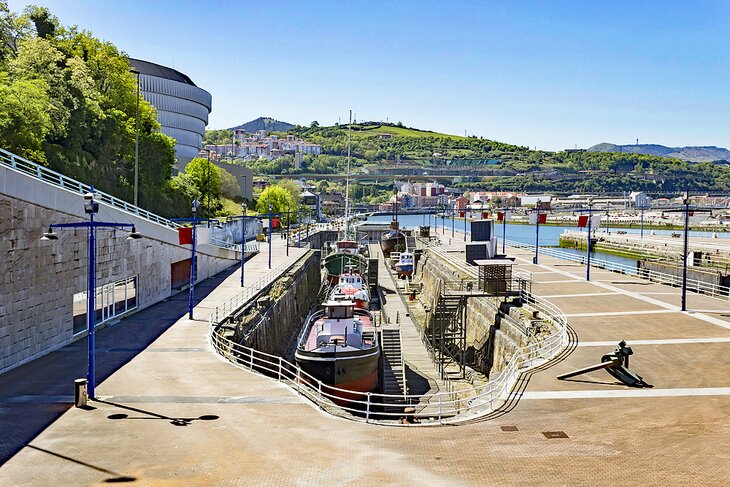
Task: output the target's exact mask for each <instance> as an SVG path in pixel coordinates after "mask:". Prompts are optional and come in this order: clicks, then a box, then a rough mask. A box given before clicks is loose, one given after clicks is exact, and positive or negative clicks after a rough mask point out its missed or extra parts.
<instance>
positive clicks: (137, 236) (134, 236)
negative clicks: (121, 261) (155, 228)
mask: <svg viewBox="0 0 730 487" xmlns="http://www.w3.org/2000/svg"><path fill="white" fill-rule="evenodd" d="M140 238H142V234H141V233H139V232H138V231H137V228H136V227H135V226H134V225H132V231H131V232H129V235H127V240H139V239H140Z"/></svg>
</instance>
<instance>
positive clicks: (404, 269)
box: [393, 252, 413, 277]
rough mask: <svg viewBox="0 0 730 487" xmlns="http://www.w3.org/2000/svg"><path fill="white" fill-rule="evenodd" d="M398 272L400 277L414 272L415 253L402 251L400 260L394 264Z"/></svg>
mask: <svg viewBox="0 0 730 487" xmlns="http://www.w3.org/2000/svg"><path fill="white" fill-rule="evenodd" d="M393 267H394V268H395V270H396V272H397V273H398V277H408V276H410V275H412V274H413V254H412V253H410V252H402V253H401V254H400V257H399V259H398V262H397V263H396V264H395V265H394V266H393Z"/></svg>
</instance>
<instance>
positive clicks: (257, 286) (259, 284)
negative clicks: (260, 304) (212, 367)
mask: <svg viewBox="0 0 730 487" xmlns="http://www.w3.org/2000/svg"><path fill="white" fill-rule="evenodd" d="M304 250H305V253H303V254H302V255H306V249H304ZM302 255H300V256H299V257H297V258H295V259H291V260H289V261H285V262H282V263H281V264H279V265H278V266H276V267H274V268H273V269H271V270H270V271H269V272H267V273H266V274H264V275H263V276H261V277H259V278H258V279H256V280H255V281H254V282H253V283H251V284H247V285H245V286H244V287H243V289H242V290H241V292H238V293H236V294H235V295H234V296H233V297H231V298H230V299H228V301H226V302H224V303H223V304H221V305H220V306H216V307H215V309H214V310H213V311H211V313H210V315H209V317H208V321H209V323H210V325H211V326H212V325H213V324H214V323H220V322H222V321H223V320H225V319H226V318H228V317H230V316H231V314H233V313H234V312H235V311H237V310H238V309H240V308H241V307H242V306H243V305H245V304H246V303H248V302H249V301H250V300H251V298H252V297H253V296H255V295H256V294H258V293H259V292H260V291H261V290H262V289H264V288H266V286H268V285H269V284H271V283H272V282H274V281H275V280H276V279H277V278H278V277H280V276H281V275H282V274H284V273H285V272H287V271H288V270H289V269H290V268H292V267H293V266H294V264H296V263H297V262H299V260H300V259H301V257H302ZM244 278H245V275H244Z"/></svg>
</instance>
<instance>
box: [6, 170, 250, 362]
mask: <svg viewBox="0 0 730 487" xmlns="http://www.w3.org/2000/svg"><path fill="white" fill-rule="evenodd" d="M83 202H84V200H83V197H82V195H80V194H77V193H72V192H70V191H66V190H64V189H62V188H59V187H56V186H53V185H50V184H48V183H44V182H42V181H38V180H35V179H33V178H32V177H30V176H28V175H25V174H22V173H18V172H16V171H12V170H10V169H7V168H0V214H2V215H3V216H2V218H0V255H1V256H2V257H1V258H0V282H1V283H2V287H1V289H2V292H1V293H0V373H2V372H5V371H7V370H9V369H11V368H13V367H16V366H18V365H21V364H23V363H25V362H28V361H30V360H32V359H34V358H37V357H40V356H41V355H44V354H46V353H48V352H51V351H53V350H55V349H56V348H59V347H61V346H63V345H66V344H68V343H70V342H72V341H73V340H76V339H79V338H82V337H83V336H85V333H84V332H82V333H79V334H77V335H74V333H73V323H72V316H73V296H74V294H76V293H79V292H82V291H86V289H87V286H88V284H87V276H88V270H87V262H88V243H87V242H88V238H87V231H86V230H84V229H77V230H73V229H68V230H66V229H59V230H57V233H58V235H59V240H55V241H41V240H40V238H41V237H42V236H43V232H45V231H46V230H47V229H48V225H49V224H51V223H68V222H78V221H80V220H85V219H87V215H86V214H85V213H84V211H83ZM97 218H98V220H100V221H101V220H103V221H111V222H121V223H133V224H135V225H136V227H137V230H138V231H139V232H140V233H141V234H142V236H143V238H142V239H140V240H134V241H127V240H126V236H127V233H128V232H127V231H125V230H116V231H115V230H101V229H100V230H98V231H97V247H96V248H97V255H96V259H97V261H96V280H97V283H96V284H97V286H102V285H104V284H108V283H111V282H115V281H118V280H121V279H125V278H129V277H132V276H135V275H136V276H138V285H137V291H138V295H137V310H139V309H142V308H145V307H147V306H150V305H152V304H154V303H156V302H158V301H160V300H162V299H165V298H167V297H168V296H170V295H171V293H172V292H173V290H172V289H171V264H172V263H174V262H179V261H181V260H185V259H189V258H190V249H189V246H180V245H178V240H177V239H178V236H177V231H176V230H175V229H172V228H168V227H165V226H162V225H159V224H156V223H153V222H150V221H148V220H144V219H141V218H139V217H137V216H135V215H133V214H131V213H126V212H123V211H121V210H118V209H115V208H111V207H109V206H106V205H104V204H100V210H99V213H98V214H97ZM198 250H199V253H198V279H199V280H201V279H206V278H208V277H210V276H213V275H215V274H217V273H218V272H220V271H222V270H224V269H226V268H228V267H229V266H231V265H235V264H237V263H238V258H240V253H238V254H237V253H235V252H232V251H229V250H226V249H221V248H219V247H214V246H211V245H205V244H203V245H200V246H199V248H198ZM174 291H175V292H176V291H177V290H174Z"/></svg>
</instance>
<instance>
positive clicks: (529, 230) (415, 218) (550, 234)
mask: <svg viewBox="0 0 730 487" xmlns="http://www.w3.org/2000/svg"><path fill="white" fill-rule="evenodd" d="M390 220H391V216H390V215H379V216H371V217H370V218H368V219H367V222H368V223H388V222H390ZM398 221H399V222H400V226H401V227H402V228H407V229H417V228H418V227H419V226H421V225H424V224H425V225H429V224H430V225H431V226H434V225H435V224H436V223H435V222H438V228H439V231H440V229H441V227H442V225H443V226H444V227H445V228H446V234H447V235H449V232H450V231H451V228H452V223H453V228H454V230H455V233H454V235H455V236H458V237H461V236H462V233H461V232H463V231H464V220H463V219H458V218H457V219H456V220H452V219H451V218H443V219H442V218H440V217H438V218H436V217H435V216H434V215H399V216H398ZM503 228H504V227H503V225H502V224H501V223H499V222H495V224H494V230H495V232H496V234H497V235H496V236H497V239H498V240H499V244H500V249H501V242H502V231H503ZM568 230H570V231H577V230H579V229H578V228H577V227H573V226H571V227H565V226H552V225H540V247H558V246H559V245H560V234H562V233H563V232H565V231H568ZM622 230H623V229H622ZM466 231H467V233H469V222H467V224H466ZM626 231H627V232H631V233H638V230H635V231H632V230H631V229H626ZM645 232H646V230H645ZM657 233H659V230H657ZM506 238H507V240H514V241H516V242H521V243H526V244H530V245H535V225H517V224H510V223H507V225H506ZM560 250H561V252H565V253H570V254H577V255H585V251H580V250H577V249H560ZM592 255H593V256H594V257H596V258H599V259H601V260H605V261H609V262H618V263H621V264H625V265H628V266H631V267H635V266H636V260H635V259H630V258H628V257H622V256H618V255H613V254H607V253H604V252H593V253H592Z"/></svg>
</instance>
